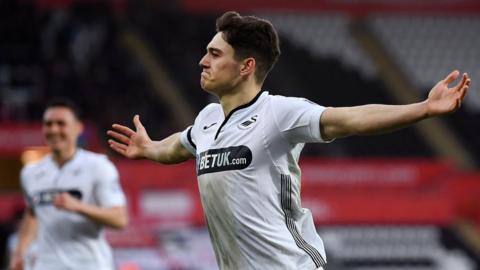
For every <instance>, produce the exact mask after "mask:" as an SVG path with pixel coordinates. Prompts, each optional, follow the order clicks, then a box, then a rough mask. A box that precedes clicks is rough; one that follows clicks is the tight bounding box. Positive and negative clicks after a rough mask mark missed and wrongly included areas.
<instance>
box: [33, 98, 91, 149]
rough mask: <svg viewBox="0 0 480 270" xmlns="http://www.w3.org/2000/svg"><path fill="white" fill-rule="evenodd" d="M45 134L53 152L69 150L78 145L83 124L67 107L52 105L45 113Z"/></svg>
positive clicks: (43, 129)
mask: <svg viewBox="0 0 480 270" xmlns="http://www.w3.org/2000/svg"><path fill="white" fill-rule="evenodd" d="M42 131H43V135H44V137H45V140H46V142H47V145H48V147H49V148H50V149H51V150H52V151H53V152H63V151H69V150H71V149H72V148H74V147H76V144H77V139H78V136H80V133H81V132H82V124H81V123H80V121H79V120H78V119H77V118H76V117H75V115H74V114H73V112H72V111H71V110H70V109H68V108H66V107H51V108H48V109H47V110H46V111H45V113H44V114H43V128H42Z"/></svg>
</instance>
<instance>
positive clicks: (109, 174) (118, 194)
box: [95, 157, 126, 207]
mask: <svg viewBox="0 0 480 270" xmlns="http://www.w3.org/2000/svg"><path fill="white" fill-rule="evenodd" d="M96 174H97V184H96V186H95V197H96V199H97V202H98V203H99V204H100V205H99V206H101V207H114V206H125V205H126V199H125V194H124V193H123V190H122V187H121V186H120V182H119V176H118V171H117V169H116V168H115V166H114V165H113V163H112V162H111V161H110V160H108V159H107V158H106V157H101V162H98V163H97V172H96Z"/></svg>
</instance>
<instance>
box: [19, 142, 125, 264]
mask: <svg viewBox="0 0 480 270" xmlns="http://www.w3.org/2000/svg"><path fill="white" fill-rule="evenodd" d="M21 182H22V187H23V190H24V193H25V196H26V198H27V203H28V205H29V207H31V208H32V209H33V211H34V212H35V216H36V218H37V220H38V233H37V239H36V244H37V249H36V252H37V254H35V255H36V256H35V257H36V260H35V264H34V268H33V269H36V270H37V269H38V270H43V269H46V270H52V269H82V270H84V269H88V270H90V269H91V270H93V269H96V270H104V269H105V270H112V269H114V266H113V258H112V252H111V250H110V247H109V245H108V243H107V242H106V240H105V237H104V232H103V226H102V225H99V224H98V223H95V222H94V221H92V220H90V219H88V218H86V217H84V216H83V215H80V214H76V213H72V212H69V211H66V210H61V209H57V208H56V207H55V206H53V199H54V197H55V195H56V194H58V193H59V192H68V193H69V194H70V195H72V196H73V197H76V198H77V199H79V200H81V201H82V202H84V203H87V204H92V205H97V206H100V207H114V206H125V204H126V200H125V196H124V193H123V191H122V189H121V187H120V184H119V181H118V172H117V170H116V168H115V166H114V165H113V164H112V163H111V162H110V161H109V160H108V158H107V157H106V156H104V155H100V154H96V153H93V152H89V151H86V150H82V149H77V152H76V153H75V156H74V157H73V158H72V159H71V160H69V161H68V162H67V163H65V164H64V165H63V166H62V167H58V165H57V163H55V162H54V161H53V159H52V157H51V156H50V155H48V156H46V157H45V158H43V159H42V160H41V161H39V162H37V163H34V164H32V165H28V166H26V167H25V168H23V170H22V173H21Z"/></svg>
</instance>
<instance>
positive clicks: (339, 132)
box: [320, 71, 470, 140]
mask: <svg viewBox="0 0 480 270" xmlns="http://www.w3.org/2000/svg"><path fill="white" fill-rule="evenodd" d="M458 76H459V72H458V71H453V72H451V73H450V74H449V75H448V76H447V77H446V78H445V79H443V80H441V81H439V82H438V83H437V84H436V85H435V86H434V87H433V88H432V90H430V93H429V94H428V98H427V100H425V101H423V102H419V103H413V104H408V105H378V104H370V105H363V106H355V107H339V108H328V109H326V110H325V111H324V112H323V114H322V117H321V119H320V131H321V133H322V138H323V139H325V140H331V139H334V138H339V137H345V136H350V135H372V134H378V133H385V132H389V131H393V130H396V129H400V128H403V127H405V126H408V125H410V124H413V123H416V122H418V121H420V120H423V119H426V118H429V117H433V116H438V115H443V114H448V113H452V112H454V111H456V110H457V109H458V108H460V105H461V103H462V101H463V99H464V97H465V95H466V93H467V91H468V87H469V86H470V78H469V77H468V75H467V74H466V73H464V74H463V77H462V81H461V82H459V83H458V84H457V85H455V86H454V87H452V88H449V87H448V84H450V83H452V82H453V81H455V79H457V77H458Z"/></svg>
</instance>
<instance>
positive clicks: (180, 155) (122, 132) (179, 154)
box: [107, 115, 194, 164]
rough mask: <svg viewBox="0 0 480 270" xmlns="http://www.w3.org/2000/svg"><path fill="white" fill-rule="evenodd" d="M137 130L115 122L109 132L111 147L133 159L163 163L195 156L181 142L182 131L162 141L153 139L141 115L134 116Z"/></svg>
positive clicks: (175, 161)
mask: <svg viewBox="0 0 480 270" xmlns="http://www.w3.org/2000/svg"><path fill="white" fill-rule="evenodd" d="M133 123H134V125H135V131H134V130H132V129H130V128H129V127H126V126H123V125H119V124H113V125H112V130H109V131H107V134H108V135H109V136H111V137H112V138H113V139H110V140H108V144H109V145H110V147H111V148H112V149H113V150H114V151H116V152H117V153H120V154H121V155H123V156H125V157H127V158H131V159H150V160H153V161H157V162H160V163H162V164H176V163H181V162H183V161H186V160H188V159H191V158H194V156H193V155H192V154H191V153H190V152H189V151H188V150H187V149H186V148H185V147H184V146H183V145H182V143H181V142H180V134H181V133H180V132H178V133H175V134H172V135H170V136H169V137H167V138H165V139H163V140H161V141H152V140H151V139H150V137H149V136H148V133H147V131H146V129H145V127H144V126H143V125H142V123H141V122H140V117H139V116H138V115H135V116H134V117H133Z"/></svg>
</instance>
